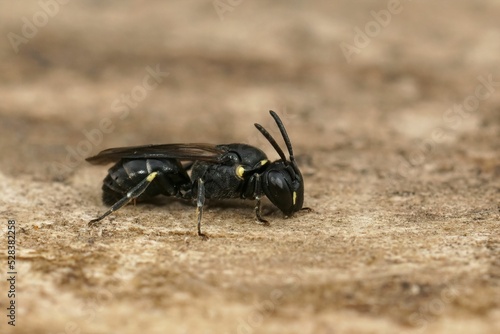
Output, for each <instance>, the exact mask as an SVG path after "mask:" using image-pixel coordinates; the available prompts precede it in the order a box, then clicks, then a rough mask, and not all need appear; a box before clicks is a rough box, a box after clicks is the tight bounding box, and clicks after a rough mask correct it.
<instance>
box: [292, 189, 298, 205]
mask: <svg viewBox="0 0 500 334" xmlns="http://www.w3.org/2000/svg"><path fill="white" fill-rule="evenodd" d="M295 202H297V192H295V191H294V192H293V205H295Z"/></svg>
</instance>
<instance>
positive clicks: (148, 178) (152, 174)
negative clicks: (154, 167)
mask: <svg viewBox="0 0 500 334" xmlns="http://www.w3.org/2000/svg"><path fill="white" fill-rule="evenodd" d="M157 174H158V172H153V173H151V174H149V175H148V177H147V178H146V180H147V181H148V182H151V181H153V179H154V178H155V177H156V175H157Z"/></svg>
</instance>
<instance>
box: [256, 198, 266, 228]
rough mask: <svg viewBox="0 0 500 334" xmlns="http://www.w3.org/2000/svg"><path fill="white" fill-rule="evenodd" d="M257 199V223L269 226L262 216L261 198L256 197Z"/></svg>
mask: <svg viewBox="0 0 500 334" xmlns="http://www.w3.org/2000/svg"><path fill="white" fill-rule="evenodd" d="M255 199H256V200H257V203H256V204H255V216H256V217H257V220H258V221H257V223H258V224H261V225H269V222H268V221H267V220H266V219H264V218H262V214H261V211H260V207H261V205H260V197H258V196H257V197H255Z"/></svg>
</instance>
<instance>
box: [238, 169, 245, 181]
mask: <svg viewBox="0 0 500 334" xmlns="http://www.w3.org/2000/svg"><path fill="white" fill-rule="evenodd" d="M243 174H245V168H244V167H243V166H237V167H236V176H237V177H238V178H240V179H242V180H243Z"/></svg>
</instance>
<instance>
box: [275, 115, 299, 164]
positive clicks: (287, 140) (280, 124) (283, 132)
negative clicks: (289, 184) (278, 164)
mask: <svg viewBox="0 0 500 334" xmlns="http://www.w3.org/2000/svg"><path fill="white" fill-rule="evenodd" d="M269 113H270V114H271V116H273V118H274V120H275V121H276V124H277V125H278V128H279V129H280V132H281V135H282V136H283V140H284V141H285V144H286V148H287V149H288V153H289V154H290V161H291V162H292V163H293V162H295V157H294V156H293V148H292V143H291V142H290V138H289V137H288V134H287V133H286V130H285V125H283V122H282V121H281V119H280V118H279V116H278V114H276V113H275V112H274V111H272V110H269Z"/></svg>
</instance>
